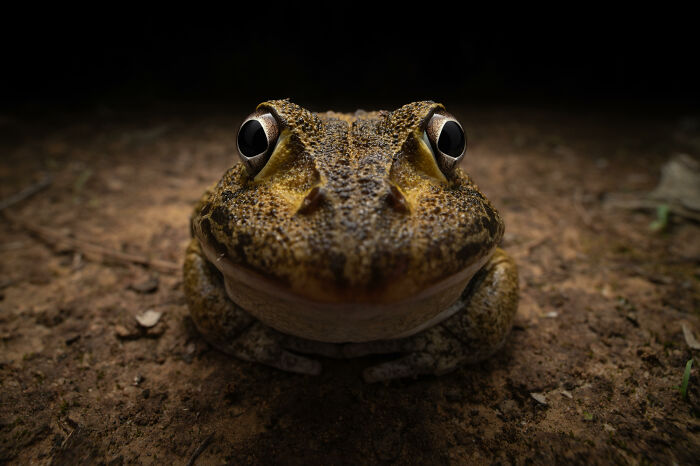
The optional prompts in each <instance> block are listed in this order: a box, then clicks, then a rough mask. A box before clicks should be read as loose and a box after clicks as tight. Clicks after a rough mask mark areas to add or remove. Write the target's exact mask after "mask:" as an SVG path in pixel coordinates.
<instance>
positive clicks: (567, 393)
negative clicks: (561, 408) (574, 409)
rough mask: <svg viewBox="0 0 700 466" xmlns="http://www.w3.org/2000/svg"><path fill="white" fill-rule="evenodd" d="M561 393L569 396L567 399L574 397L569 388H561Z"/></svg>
mask: <svg viewBox="0 0 700 466" xmlns="http://www.w3.org/2000/svg"><path fill="white" fill-rule="evenodd" d="M561 394H562V395H564V396H565V397H567V398H569V399H573V398H574V395H572V394H571V392H570V391H569V390H562V391H561Z"/></svg>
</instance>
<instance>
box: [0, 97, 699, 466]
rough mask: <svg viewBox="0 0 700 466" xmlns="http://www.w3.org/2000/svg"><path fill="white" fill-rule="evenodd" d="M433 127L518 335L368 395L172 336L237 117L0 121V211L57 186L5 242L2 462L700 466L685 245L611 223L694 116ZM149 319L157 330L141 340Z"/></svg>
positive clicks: (691, 126) (688, 144)
mask: <svg viewBox="0 0 700 466" xmlns="http://www.w3.org/2000/svg"><path fill="white" fill-rule="evenodd" d="M448 104H449V103H448ZM448 108H450V107H449V106H448ZM319 110H325V109H319ZM450 110H451V111H453V113H456V114H457V115H458V116H461V119H462V123H463V124H464V126H465V128H466V129H467V132H468V134H469V138H470V148H469V151H468V153H467V156H466V157H465V160H464V162H463V168H464V169H465V170H467V171H468V172H469V173H470V174H471V175H472V176H473V178H474V179H475V180H476V182H477V183H478V184H479V185H480V187H481V188H482V190H483V191H484V192H485V193H486V194H487V196H488V197H489V198H490V199H491V200H492V201H493V203H494V204H495V206H496V207H497V208H498V209H499V211H500V212H501V214H502V216H503V217H504V220H505V223H506V235H505V237H504V240H503V247H504V248H505V249H506V250H508V251H509V252H510V253H511V254H512V255H513V256H514V258H515V259H516V261H517V263H518V265H519V270H520V287H521V301H520V307H519V311H518V314H517V317H516V321H515V326H514V329H513V332H512V334H511V336H510V337H509V340H508V342H507V344H506V346H505V347H504V348H503V350H502V351H500V352H499V353H498V354H497V355H496V356H494V357H493V358H491V359H489V360H488V361H486V362H484V363H482V364H479V365H476V366H471V367H464V368H462V369H459V370H457V371H456V372H454V373H451V374H449V375H445V376H442V377H421V378H418V379H416V380H402V381H396V382H391V383H387V384H374V385H367V384H365V383H363V381H362V379H361V377H360V374H361V371H362V369H363V368H364V367H366V366H368V365H369V364H372V363H376V362H378V361H380V360H383V358H382V357H372V358H360V359H357V360H331V359H324V360H323V364H324V372H323V374H322V375H320V376H318V377H307V376H299V375H293V374H287V373H283V372H280V371H277V370H274V369H270V368H267V367H264V366H261V365H256V364H251V363H247V362H242V361H238V360H235V359H232V358H230V357H228V356H226V355H224V354H222V353H220V352H218V351H216V350H214V349H213V348H211V347H210V346H209V345H208V344H207V343H206V342H205V341H204V340H203V339H202V338H201V337H200V336H199V335H198V333H197V331H196V329H195V328H194V327H193V324H192V322H191V320H190V318H189V317H188V311H187V308H186V305H185V300H184V297H183V291H182V278H181V274H180V272H179V267H180V265H181V263H182V259H183V252H184V249H185V246H186V243H187V241H188V237H189V231H188V217H189V214H190V210H191V208H192V206H193V203H194V202H195V200H196V199H197V198H198V197H199V195H200V194H201V193H202V191H203V190H204V189H205V187H206V186H208V185H209V184H210V183H212V182H214V181H216V180H217V179H218V178H219V177H220V175H221V174H222V173H223V171H224V170H225V169H226V168H227V167H228V166H230V164H232V163H233V161H234V147H235V129H236V128H237V126H238V123H239V122H240V118H241V117H244V116H245V114H247V113H248V111H247V110H242V111H240V112H223V111H197V112H193V111H187V112H184V111H183V112H175V113H168V112H151V113H149V112H140V113H119V112H114V111H110V110H109V109H102V110H100V111H95V112H88V113H79V114H71V115H67V116H60V115H52V116H46V117H43V118H42V119H39V120H33V119H27V118H26V117H18V116H9V115H5V116H2V117H1V118H0V153H1V155H0V198H2V199H5V198H7V197H8V196H10V195H12V194H14V193H16V192H19V191H21V190H22V189H23V188H25V187H27V186H30V185H32V184H34V183H36V182H37V181H39V180H40V179H42V178H43V176H44V175H46V174H50V175H51V177H52V182H51V184H50V185H49V186H48V187H47V188H46V189H44V190H42V191H40V192H38V193H37V194H35V195H34V196H32V197H31V198H29V199H26V200H24V201H22V202H20V203H18V204H15V205H13V206H11V207H10V208H9V209H7V211H9V212H10V215H11V216H12V218H13V219H14V220H12V221H10V219H9V218H3V220H2V223H0V463H2V462H7V463H11V464H30V463H32V464H96V463H101V464H109V465H119V464H168V463H171V464H186V463H187V462H188V461H195V462H196V464H225V463H230V464H304V465H307V464H389V463H396V464H421V465H431V464H484V463H486V464H513V463H514V464H527V463H537V464H543V463H544V464H550V463H566V464H572V463H573V464H590V463H598V464H601V463H603V464H606V463H620V464H639V463H644V464H648V463H654V464H674V463H675V464H693V463H694V464H697V462H698V458H700V379H699V377H698V368H697V367H698V364H699V363H700V359H698V356H699V355H700V354H699V353H700V352H699V351H698V350H692V349H690V347H689V346H688V344H687V343H686V340H685V339H684V336H683V332H682V330H681V323H682V322H686V323H687V324H688V326H689V328H690V329H691V330H692V331H694V332H695V335H696V336H698V337H700V312H699V311H698V309H700V306H699V303H700V225H698V224H696V223H695V224H694V223H692V222H688V221H682V220H679V219H677V218H672V219H671V220H672V221H671V223H670V224H669V226H668V228H667V229H666V230H665V231H663V232H661V233H654V232H652V231H650V229H649V224H650V223H651V222H652V221H653V220H654V218H655V214H654V213H653V212H644V211H633V210H622V209H616V208H610V207H609V206H607V205H606V202H605V201H606V199H607V198H608V197H609V196H610V194H611V193H635V192H645V191H649V190H651V189H652V188H653V187H654V186H655V185H656V183H657V182H658V179H659V173H660V168H661V166H662V165H663V163H664V162H665V161H666V160H667V159H668V158H669V157H670V156H672V155H673V154H675V153H679V152H685V153H690V154H693V155H695V156H697V155H699V154H700V144H698V142H699V141H700V131H698V127H699V124H698V120H697V115H695V116H694V115H687V114H683V113H676V112H667V113H657V112H648V113H647V112H640V111H636V110H629V111H624V110H623V109H618V110H614V111H603V110H596V111H592V110H590V109H589V110H581V111H578V110H572V109H563V108H561V109H558V110H556V109H555V110H553V109H534V108H529V109H528V108H503V107H501V108H483V109H468V110H467V109H465V110H464V111H462V112H460V111H459V109H454V108H450ZM164 115H165V116H164ZM652 115H654V116H652ZM690 117H695V118H696V119H693V118H690ZM22 224H24V226H22ZM32 225H34V226H40V227H44V228H45V229H48V230H49V231H50V232H52V233H53V234H54V235H60V236H63V237H66V238H69V240H68V241H56V240H51V239H48V240H47V239H46V238H45V237H44V238H40V237H39V236H38V235H37V234H36V231H34V233H32V232H30V231H28V229H27V228H31V227H32ZM88 243H89V244H97V245H100V246H102V247H105V248H108V249H109V250H112V251H118V252H124V253H131V254H135V255H137V256H141V257H144V258H152V259H160V260H163V261H168V263H171V264H174V265H175V268H174V269H173V270H170V269H169V268H168V266H167V265H166V266H163V267H161V268H159V269H156V268H153V267H145V266H142V265H136V264H131V263H128V262H125V261H122V260H117V259H113V258H109V257H105V256H100V255H99V254H96V253H95V252H94V251H92V250H90V249H89V247H88V246H86V245H87V244H88ZM147 310H155V311H157V312H162V313H163V314H162V317H161V318H160V320H159V321H158V323H157V324H156V325H155V326H153V327H151V328H149V329H147V330H146V329H142V328H140V327H139V325H138V324H137V322H136V319H135V317H136V316H137V315H140V314H142V313H144V312H145V311H147ZM692 357H695V366H694V367H693V369H692V372H691V377H690V381H689V384H688V388H687V398H685V399H683V398H682V396H681V393H680V391H679V389H678V386H679V385H681V379H682V377H683V371H684V368H685V365H686V362H687V361H688V360H689V359H691V358H692Z"/></svg>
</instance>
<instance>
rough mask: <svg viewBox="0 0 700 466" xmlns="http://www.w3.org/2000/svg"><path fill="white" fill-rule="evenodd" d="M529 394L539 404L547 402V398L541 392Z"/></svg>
mask: <svg viewBox="0 0 700 466" xmlns="http://www.w3.org/2000/svg"><path fill="white" fill-rule="evenodd" d="M530 396H531V397H532V398H533V399H534V400H535V401H537V402H538V403H539V404H543V405H546V404H547V398H546V397H545V396H544V394H542V393H534V392H533V393H530Z"/></svg>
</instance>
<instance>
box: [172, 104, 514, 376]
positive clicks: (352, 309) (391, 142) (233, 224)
mask: <svg viewBox="0 0 700 466" xmlns="http://www.w3.org/2000/svg"><path fill="white" fill-rule="evenodd" d="M236 142H237V149H238V156H239V161H238V163H235V164H233V165H232V166H231V167H230V168H229V169H228V170H226V172H225V173H224V175H223V177H222V178H221V179H220V180H219V181H218V182H217V183H215V184H214V185H213V186H212V187H210V188H209V189H207V190H206V191H205V193H204V194H203V195H202V197H201V198H200V199H199V201H198V202H197V204H196V206H195V209H194V212H193V214H192V216H191V219H190V227H191V228H190V229H191V239H190V241H189V244H188V246H187V250H186V254H185V261H184V267H183V276H184V278H183V285H184V286H183V287H184V294H185V297H186V301H187V305H188V307H189V310H190V315H191V318H192V321H193V322H194V324H195V325H196V327H197V329H198V331H199V333H200V334H201V335H202V336H203V338H204V339H205V340H206V341H207V342H209V343H210V344H211V345H212V346H214V347H215V348H217V349H219V350H221V351H223V352H224V353H227V354H229V355H231V356H233V357H235V358H238V359H242V360H245V361H250V362H253V363H260V364H263V365H266V366H270V367H274V368H277V369H281V370H283V371H288V372H293V373H298V374H306V375H318V374H320V373H321V371H322V364H321V362H320V361H319V359H321V358H359V357H363V356H370V355H374V357H375V358H377V357H379V358H380V359H382V358H384V360H383V362H379V363H375V364H372V365H370V366H369V367H366V368H365V369H364V370H363V372H362V377H363V378H364V380H365V381H366V382H368V383H374V382H382V381H384V382H386V381H390V380H393V379H399V378H407V377H413V378H415V377H418V376H430V375H434V376H440V375H443V374H447V373H449V372H452V371H454V370H456V369H458V368H460V367H462V366H465V365H468V364H475V363H478V362H481V361H483V360H485V359H486V358H488V357H490V356H492V355H493V354H494V353H496V352H497V351H498V350H499V348H501V347H502V346H503V345H504V343H505V341H506V340H507V336H508V334H509V332H510V330H511V327H512V323H513V319H514V316H515V314H516V311H517V306H518V272H517V266H516V264H515V262H514V261H513V259H512V258H511V257H510V256H509V255H508V254H507V253H506V252H505V251H504V250H503V249H501V248H500V246H499V244H500V242H501V240H502V238H503V233H504V223H503V220H502V218H501V216H500V214H499V213H498V211H497V210H496V209H495V207H494V206H493V205H492V204H491V202H490V201H489V200H488V199H487V198H486V196H485V195H484V194H483V193H482V192H481V191H480V190H479V188H478V186H477V185H476V184H475V183H474V182H473V180H472V179H471V177H470V176H469V175H468V174H467V173H466V172H465V171H463V170H462V168H461V165H464V164H465V163H464V162H467V161H466V160H463V158H464V155H465V152H466V142H467V139H466V134H465V132H464V129H463V127H462V125H461V123H460V122H459V121H458V120H457V119H456V118H455V117H454V116H453V115H452V114H450V113H449V112H447V110H446V108H445V106H444V105H442V104H439V103H435V102H433V101H418V102H413V103H409V104H407V105H404V106H401V107H400V108H398V109H396V110H393V111H387V110H379V111H364V110H357V111H355V112H354V113H338V112H334V111H327V112H317V113H315V112H312V111H310V110H307V109H305V108H304V107H302V106H300V105H297V104H295V103H293V102H292V101H291V100H290V99H281V100H269V101H266V102H263V103H260V104H259V105H258V106H257V107H256V109H255V110H254V112H253V113H251V114H250V115H249V116H248V117H247V118H246V119H245V120H244V121H243V123H242V124H241V126H240V128H239V130H238V134H237V139H236Z"/></svg>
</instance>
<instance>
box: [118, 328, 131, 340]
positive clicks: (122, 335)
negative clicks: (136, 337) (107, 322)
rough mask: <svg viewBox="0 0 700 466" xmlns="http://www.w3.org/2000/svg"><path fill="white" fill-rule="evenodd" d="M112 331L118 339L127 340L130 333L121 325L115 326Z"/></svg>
mask: <svg viewBox="0 0 700 466" xmlns="http://www.w3.org/2000/svg"><path fill="white" fill-rule="evenodd" d="M114 330H115V331H116V332H117V336H118V337H119V338H129V337H130V336H132V333H131V332H130V331H129V330H128V329H127V328H126V327H124V326H123V325H115V326H114Z"/></svg>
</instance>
